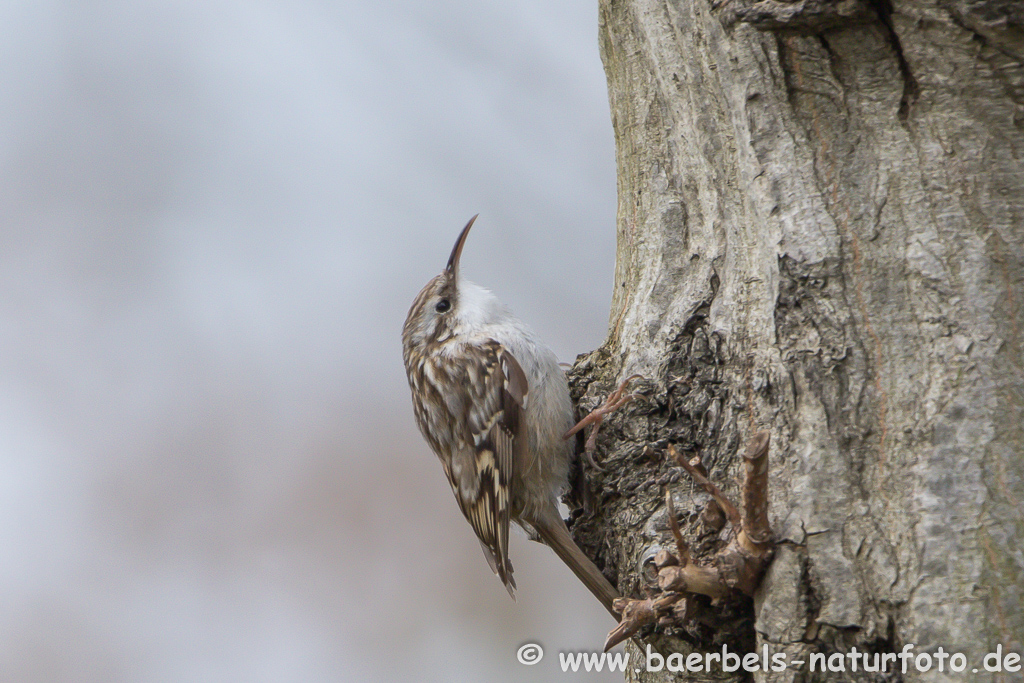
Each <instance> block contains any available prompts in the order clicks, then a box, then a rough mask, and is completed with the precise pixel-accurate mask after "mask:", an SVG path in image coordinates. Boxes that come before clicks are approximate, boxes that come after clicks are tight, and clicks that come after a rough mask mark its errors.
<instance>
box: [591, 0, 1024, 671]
mask: <svg viewBox="0 0 1024 683" xmlns="http://www.w3.org/2000/svg"><path fill="white" fill-rule="evenodd" d="M1022 27H1024V9H1022V4H1021V3H1017V2H1013V3H1011V2H1008V1H1006V0H1004V1H999V0H992V1H987V0H974V1H971V2H968V1H966V0H960V1H958V0H936V1H929V0H905V1H904V0H895V1H894V3H893V5H892V6H889V5H888V4H885V3H884V2H879V3H875V4H871V3H864V2H852V1H846V0H842V1H839V2H831V1H828V0H819V1H817V2H815V0H801V1H800V2H794V3H786V2H781V1H777V0H762V1H761V2H749V3H747V4H743V2H741V0H732V1H731V2H730V3H729V4H726V5H725V6H723V7H720V8H717V9H713V8H712V7H710V6H709V4H708V3H707V0H602V1H601V6H600V40H601V49H602V57H603V59H604V63H605V68H606V71H607V75H608V82H609V98H610V103H611V111H612V119H613V125H614V130H615V136H616V147H617V163H618V195H619V210H618V217H617V223H618V254H617V264H616V272H615V278H616V283H615V284H616V287H615V295H614V299H613V302H612V311H611V322H610V334H609V337H608V340H607V342H606V344H605V345H604V346H603V347H602V348H601V349H598V350H597V351H595V352H594V353H592V354H590V355H588V356H584V357H581V358H580V359H579V361H578V362H577V364H576V367H575V368H574V370H573V373H572V385H573V389H574V391H575V393H576V395H577V397H578V398H579V399H580V403H581V406H582V407H584V408H590V407H593V406H594V405H596V404H597V403H598V401H599V399H600V398H602V397H603V396H604V395H605V394H607V393H608V391H610V390H611V389H612V388H613V387H614V386H615V384H616V383H617V382H618V381H620V380H621V379H623V378H625V377H626V376H628V375H630V374H633V373H637V374H640V375H642V376H643V377H644V378H645V379H646V384H645V393H646V394H647V398H646V399H645V400H643V401H637V402H635V403H632V404H630V405H629V407H628V408H624V409H622V410H621V411H620V412H619V413H617V414H615V415H613V416H612V417H610V418H609V419H608V420H607V421H606V423H605V425H606V426H605V427H603V428H602V432H601V435H600V437H599V440H598V445H599V452H598V455H599V461H600V462H601V463H602V466H603V468H604V469H605V471H604V472H600V471H596V470H594V469H592V468H590V467H588V466H586V465H583V466H582V467H583V476H582V479H581V482H582V483H581V485H580V486H579V487H578V488H577V498H576V501H575V502H577V503H579V504H580V506H581V511H577V513H576V519H575V524H574V534H575V535H576V536H577V538H578V539H579V540H580V541H581V544H582V545H583V546H584V547H585V548H588V549H589V552H590V554H591V555H592V556H595V557H597V558H598V563H599V564H603V565H604V566H605V569H606V573H608V574H609V575H611V576H614V577H615V578H616V579H617V581H618V586H619V588H620V590H622V591H623V593H624V594H625V595H628V596H632V597H643V596H644V591H645V587H649V586H650V575H649V572H648V576H646V577H645V574H644V569H645V568H644V561H645V560H646V559H648V558H650V557H651V556H652V555H653V554H654V552H655V551H656V550H657V549H658V548H660V547H662V546H665V547H670V546H671V541H670V539H671V535H670V534H669V532H668V529H667V526H666V521H665V520H666V515H665V507H664V498H663V495H664V494H663V489H662V487H663V486H665V485H667V487H668V489H669V490H670V491H671V492H672V494H673V495H674V497H675V498H674V499H675V507H676V508H677V510H679V511H680V513H681V516H682V519H681V522H683V523H684V527H685V528H686V530H687V533H688V534H689V535H690V537H691V538H692V539H693V541H694V543H695V544H696V545H697V550H698V554H699V553H704V554H705V555H706V556H709V555H710V554H711V553H713V552H714V550H715V548H717V547H720V545H721V542H722V541H721V539H716V538H715V537H714V536H713V535H711V536H709V535H707V534H705V535H704V536H699V532H700V531H701V526H700V523H699V514H700V512H701V511H702V509H703V508H704V507H705V506H706V503H707V499H708V497H707V495H706V494H704V493H702V492H700V491H699V490H697V489H695V488H694V487H692V486H691V484H690V482H689V480H688V479H687V478H686V476H685V475H682V476H681V475H680V472H679V471H678V469H676V468H674V467H673V466H672V463H671V462H669V461H668V459H667V457H666V456H665V455H664V446H665V445H666V444H667V443H673V444H676V447H677V448H679V449H680V450H685V451H688V452H690V453H691V454H699V455H700V456H701V458H702V459H703V461H704V463H705V464H706V465H707V467H708V469H709V471H710V478H711V479H712V481H714V482H715V483H717V484H718V485H719V486H720V487H722V488H723V489H725V491H726V492H727V493H729V494H732V495H733V496H734V497H735V498H738V487H737V484H736V483H735V476H736V474H737V472H738V471H739V468H740V467H741V464H740V462H739V460H740V458H739V452H740V451H741V449H742V447H743V444H744V443H745V440H746V439H747V438H748V437H749V436H750V435H751V434H753V433H754V432H755V431H756V430H759V429H768V430H770V431H771V435H772V444H771V451H770V467H771V476H770V482H771V490H770V495H771V506H770V518H771V520H772V524H773V526H774V529H775V532H776V535H777V538H778V541H779V546H778V549H777V552H776V557H775V560H774V562H773V563H772V565H771V567H770V568H769V570H768V573H767V575H766V578H765V580H764V582H763V584H762V586H761V588H760V590H759V591H758V594H757V596H756V598H755V600H754V601H753V604H749V603H744V602H743V601H742V600H737V601H735V602H734V603H733V604H726V605H714V606H709V607H708V614H707V615H706V616H705V618H704V622H705V623H702V624H701V623H690V624H689V625H688V626H687V625H684V624H682V623H680V624H678V625H677V626H678V627H677V628H667V629H665V628H663V629H661V630H659V631H658V632H656V633H653V634H647V635H646V636H645V642H648V643H651V644H652V645H654V646H656V647H658V648H659V649H660V651H661V652H662V653H668V652H672V651H682V652H689V651H691V650H696V651H701V650H707V649H709V648H714V647H719V648H720V644H721V643H722V642H725V643H727V644H728V645H729V647H730V649H731V650H734V651H735V650H736V649H737V648H739V649H740V650H741V651H745V650H749V649H753V648H754V647H757V648H758V650H760V648H761V646H762V645H763V644H765V643H767V644H768V645H769V647H770V649H771V651H772V652H780V651H785V652H787V653H788V654H789V657H790V659H791V660H793V659H803V660H806V659H807V655H808V654H809V653H811V652H824V653H827V654H829V653H834V652H843V653H845V652H847V651H849V649H850V647H851V646H856V647H857V648H858V649H859V650H865V649H866V650H867V651H869V652H890V651H899V650H900V649H901V648H902V647H903V646H904V645H905V644H908V643H911V644H914V646H915V650H914V652H915V653H921V652H931V653H934V652H935V651H936V649H937V648H938V647H940V646H941V647H942V648H943V649H944V650H945V651H946V652H962V653H963V654H964V655H966V657H967V659H968V661H969V662H970V666H969V667H968V671H967V673H965V674H954V673H949V670H948V668H947V669H946V671H947V673H945V674H940V673H938V672H937V671H935V670H934V669H933V670H932V671H930V672H929V673H915V672H914V670H913V668H912V669H911V671H910V673H908V674H906V675H902V676H892V675H890V676H881V677H879V675H878V674H864V673H856V674H855V673H852V672H847V673H846V674H842V675H840V674H824V675H822V674H817V675H814V676H810V675H808V673H807V672H806V666H805V667H802V668H800V669H797V668H795V667H793V668H790V669H787V671H785V672H783V673H769V674H763V673H760V674H756V675H755V678H756V679H757V680H771V681H790V680H907V681H915V680H928V681H947V680H948V681H953V680H958V681H959V680H964V676H968V677H970V676H971V674H970V669H971V668H972V667H977V668H979V669H981V661H982V658H983V657H984V655H985V654H986V653H988V652H990V651H993V650H995V647H996V645H997V644H1001V645H1002V647H1003V650H1004V652H1005V651H1008V650H1009V651H1016V652H1024V642H1022V640H1024V609H1022V607H1021V601H1022V597H1024V551H1022V549H1024V367H1022V364H1024V360H1022V359H1024V348H1022V345H1024V343H1022V330H1021V327H1022V324H1024V321H1022V320H1021V302H1024V164H1022V161H1021V158H1022V154H1024V134H1022V129H1024V66H1022V60H1024V28H1022ZM636 656H637V655H634V657H636ZM1020 675H1021V674H1003V676H1006V678H1004V679H1001V678H999V676H998V675H997V674H989V673H986V672H985V671H984V670H982V671H981V673H980V674H979V675H977V676H976V677H974V678H971V680H1012V679H1015V678H1017V677H1019V676H1020ZM747 676H748V678H749V674H747ZM628 677H630V678H635V679H636V680H644V681H655V680H659V681H660V680H670V679H671V676H670V675H668V674H667V673H666V672H662V673H659V674H648V673H645V672H641V673H640V674H638V675H637V674H633V673H630V674H628ZM709 678H715V679H717V680H721V679H722V678H723V676H722V675H721V674H716V675H714V676H710V677H709ZM725 678H728V677H725ZM688 680H702V679H701V677H700V676H691V677H690V678H689V679H688ZM737 680H744V679H743V678H742V676H741V677H740V678H738V679H737ZM1018 680H1019V679H1018Z"/></svg>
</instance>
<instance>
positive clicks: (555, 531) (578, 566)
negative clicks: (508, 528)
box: [531, 513, 619, 621]
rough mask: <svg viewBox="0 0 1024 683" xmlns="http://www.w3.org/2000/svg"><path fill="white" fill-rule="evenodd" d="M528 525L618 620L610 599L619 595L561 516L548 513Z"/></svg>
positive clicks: (612, 599)
mask: <svg viewBox="0 0 1024 683" xmlns="http://www.w3.org/2000/svg"><path fill="white" fill-rule="evenodd" d="M531 526H533V528H534V529H536V530H537V533H538V534H539V535H540V537H541V539H543V540H544V543H546V544H547V545H548V547H550V548H551V549H552V550H554V551H555V554H556V555H558V557H559V558H561V560H562V562H564V563H565V564H566V565H568V567H569V569H571V570H572V572H573V574H575V575H576V578H578V579H579V580H580V581H582V582H583V585H584V586H586V587H587V589H588V590H589V591H590V592H591V593H593V594H594V597H595V598H597V599H598V600H599V601H600V602H601V604H602V605H604V607H605V609H606V610H608V612H609V614H611V615H612V616H613V617H615V620H616V621H618V619H619V615H618V613H617V612H616V611H615V609H614V608H613V607H612V602H613V601H614V600H615V598H617V597H619V592H618V591H617V590H615V587H614V586H612V584H611V583H609V582H608V579H606V578H604V574H602V573H601V570H600V569H598V568H597V566H596V565H595V564H594V563H593V562H591V561H590V558H589V557H587V556H586V555H584V554H583V551H582V550H580V548H579V546H578V545H576V542H575V541H573V540H572V536H571V535H569V529H568V528H566V526H565V522H564V521H562V518H561V517H560V516H559V515H558V514H557V513H553V514H550V515H547V516H546V517H545V519H542V520H537V521H536V522H533V523H532V524H531Z"/></svg>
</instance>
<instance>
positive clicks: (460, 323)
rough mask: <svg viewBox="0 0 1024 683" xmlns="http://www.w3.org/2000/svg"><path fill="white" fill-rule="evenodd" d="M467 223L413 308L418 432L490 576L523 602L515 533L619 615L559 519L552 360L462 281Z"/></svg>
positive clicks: (557, 411)
mask: <svg viewBox="0 0 1024 683" xmlns="http://www.w3.org/2000/svg"><path fill="white" fill-rule="evenodd" d="M475 220H476V216H474V217H473V218H472V219H470V221H469V223H467V224H466V227H465V228H463V230H462V232H461V233H460V234H459V238H458V240H457V241H456V242H455V247H454V248H453V249H452V253H451V256H450V257H449V259H448V265H447V266H446V267H445V269H444V270H443V271H442V272H441V274H440V275H437V276H436V277H434V278H433V279H432V280H431V281H430V282H428V283H427V285H426V286H425V287H424V288H423V290H422V291H420V293H419V295H418V296H417V297H416V299H415V300H414V301H413V304H412V307H411V308H410V310H409V315H408V317H407V318H406V321H405V326H404V328H403V330H402V347H403V357H404V360H405V369H406V374H407V376H408V379H409V386H410V388H411V389H412V397H413V410H414V412H415V415H416V422H417V424H418V425H419V428H420V431H421V432H422V433H423V436H424V438H425V439H426V440H427V443H428V444H429V445H430V447H431V449H432V450H433V451H434V453H435V454H436V455H437V456H438V458H439V459H440V460H441V466H442V468H443V469H444V473H445V476H446V477H447V478H448V482H449V484H450V485H451V488H452V492H453V493H454V494H455V499H456V501H457V502H458V504H459V508H460V509H461V510H462V513H463V515H464V516H465V517H466V519H467V520H468V521H469V523H470V525H471V526H472V527H473V530H474V531H475V532H476V535H477V537H478V538H479V539H480V544H481V546H482V547H483V549H484V555H485V556H486V557H487V560H488V563H489V564H490V566H491V569H492V570H493V571H494V572H495V574H497V575H498V577H499V578H500V579H501V580H502V583H504V584H505V587H506V588H507V589H508V591H509V594H510V595H512V596H513V597H515V587H516V584H515V579H514V578H513V576H512V572H513V570H512V563H511V562H510V561H509V558H508V537H509V534H508V530H509V525H510V522H511V521H515V522H517V523H518V524H519V525H520V526H522V527H523V528H524V529H525V530H526V532H527V533H528V534H529V535H530V536H531V537H532V538H534V539H535V540H536V539H537V538H538V537H539V538H540V539H542V540H543V541H544V542H545V543H547V545H549V546H550V547H551V548H552V549H554V550H555V552H556V553H557V554H558V556H559V557H560V558H561V559H562V560H563V561H564V562H565V563H566V564H567V565H568V566H569V567H570V568H571V569H572V570H573V572H574V573H575V574H576V575H577V577H579V578H580V580H581V581H583V583H584V584H585V585H586V586H587V587H588V588H589V589H590V591H591V592H592V593H594V595H595V596H597V598H598V599H599V600H600V601H601V602H602V604H604V605H605V607H606V608H607V609H608V610H609V612H612V614H613V615H614V614H615V612H614V611H613V609H612V600H614V598H616V597H617V596H618V593H617V591H616V590H615V589H614V588H613V587H612V586H611V584H610V583H609V582H608V580H607V579H605V578H604V576H603V575H602V574H601V572H600V571H599V570H598V569H597V567H596V566H594V564H593V562H591V561H590V559H588V558H587V557H586V556H585V555H584V554H583V552H582V551H580V549H579V548H578V547H577V546H576V544H575V543H574V542H573V540H572V537H571V536H570V535H569V531H568V529H567V528H566V526H565V522H564V521H563V520H562V518H561V516H560V515H559V513H558V503H557V496H558V495H559V493H560V492H561V490H562V489H563V488H564V487H565V485H566V478H567V475H568V467H569V460H570V458H571V457H572V447H571V444H569V443H567V442H566V441H565V440H564V439H563V435H564V434H565V432H566V430H568V429H569V428H570V427H571V426H572V423H573V413H572V403H571V400H570V399H569V389H568V386H567V384H566V380H565V375H564V373H563V372H562V370H561V368H560V367H559V366H558V362H557V359H556V358H555V355H554V353H553V352H552V351H551V350H550V349H549V348H547V346H545V345H544V344H543V343H542V342H541V341H540V340H539V339H537V337H536V336H535V335H534V334H533V332H532V331H530V329H529V328H528V327H526V326H525V325H524V324H523V323H522V322H521V321H519V320H518V319H517V318H516V317H515V316H513V315H512V314H511V313H510V312H509V311H508V310H507V309H506V308H505V307H504V306H503V305H502V304H501V303H500V302H499V301H498V300H497V299H496V298H495V297H494V296H493V295H492V294H491V293H490V292H489V291H487V290H485V289H483V288H482V287H479V286H477V285H475V284H473V283H472V282H469V281H467V280H465V279H462V278H461V277H460V276H459V260H460V258H461V255H462V249H463V247H464V246H465V243H466V237H467V235H468V234H469V230H470V228H471V227H472V225H473V222H474V221H475Z"/></svg>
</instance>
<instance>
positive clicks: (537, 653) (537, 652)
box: [516, 643, 544, 666]
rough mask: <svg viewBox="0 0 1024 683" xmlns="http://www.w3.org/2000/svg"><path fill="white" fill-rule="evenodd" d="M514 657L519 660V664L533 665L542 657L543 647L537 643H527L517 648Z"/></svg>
mask: <svg viewBox="0 0 1024 683" xmlns="http://www.w3.org/2000/svg"><path fill="white" fill-rule="evenodd" d="M516 659H518V660H519V663H520V664H525V665H526V666H533V665H534V664H536V663H537V662H539V661H540V660H542V659H544V648H542V647H541V646H540V645H538V644H537V643H527V644H526V645H523V646H522V647H521V648H519V652H517V653H516Z"/></svg>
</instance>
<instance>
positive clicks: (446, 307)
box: [402, 214, 504, 349]
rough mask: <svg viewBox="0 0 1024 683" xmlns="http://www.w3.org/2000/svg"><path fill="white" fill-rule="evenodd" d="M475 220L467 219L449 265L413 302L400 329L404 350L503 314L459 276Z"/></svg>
mask: <svg viewBox="0 0 1024 683" xmlns="http://www.w3.org/2000/svg"><path fill="white" fill-rule="evenodd" d="M477 215H479V214H477ZM475 220H476V216H473V217H472V218H470V219H469V222H468V223H466V227H464V228H463V229H462V232H460V233H459V237H458V239H456V240H455V246H454V247H452V253H451V255H450V256H449V257H448V265H446V266H445V268H444V270H442V271H441V273H440V274H438V275H436V276H434V278H433V279H431V280H430V282H428V283H427V284H426V286H425V287H424V288H423V289H422V290H420V293H419V294H418V295H417V296H416V299H415V300H414V301H413V302H412V307H411V308H410V309H409V315H408V316H407V317H406V319H405V327H404V328H403V329H402V341H403V345H404V346H405V347H406V348H407V349H408V348H410V347H422V346H424V345H426V344H428V343H431V342H443V341H445V340H446V339H448V338H449V337H450V336H452V335H453V334H458V333H459V332H460V330H464V329H466V328H467V327H470V328H471V327H473V326H476V325H480V324H485V323H487V322H489V321H490V320H492V319H495V318H496V317H497V316H500V315H501V314H502V313H504V308H503V307H502V306H501V304H500V303H498V301H497V299H495V298H494V295H492V294H491V293H490V292H489V291H488V290H486V289H484V288H483V287H480V286H479V285H475V284H473V283H472V282H469V281H468V280H465V279H462V278H461V277H460V275H459V260H460V259H461V258H462V249H463V247H464V246H465V245H466V238H467V237H468V236H469V229H470V228H472V227H473V222H474V221H475Z"/></svg>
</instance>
